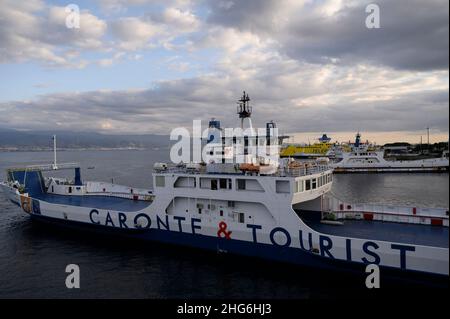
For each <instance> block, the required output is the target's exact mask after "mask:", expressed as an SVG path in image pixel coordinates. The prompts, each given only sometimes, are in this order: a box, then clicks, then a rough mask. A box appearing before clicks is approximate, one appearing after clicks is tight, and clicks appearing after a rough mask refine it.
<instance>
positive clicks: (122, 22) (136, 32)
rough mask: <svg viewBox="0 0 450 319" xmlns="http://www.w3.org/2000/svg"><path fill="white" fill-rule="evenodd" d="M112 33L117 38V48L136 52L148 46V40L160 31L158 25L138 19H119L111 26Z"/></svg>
mask: <svg viewBox="0 0 450 319" xmlns="http://www.w3.org/2000/svg"><path fill="white" fill-rule="evenodd" d="M111 30H112V33H113V34H114V35H115V36H116V37H117V38H118V40H119V41H120V42H119V44H118V45H119V47H120V48H121V49H124V50H137V49H140V48H143V47H146V46H149V45H150V40H151V39H152V38H153V37H154V36H156V35H157V34H158V33H159V32H161V29H160V27H159V26H158V25H155V24H152V23H151V22H148V21H144V20H142V19H140V18H135V17H127V18H121V19H119V20H117V21H114V22H112V24H111Z"/></svg>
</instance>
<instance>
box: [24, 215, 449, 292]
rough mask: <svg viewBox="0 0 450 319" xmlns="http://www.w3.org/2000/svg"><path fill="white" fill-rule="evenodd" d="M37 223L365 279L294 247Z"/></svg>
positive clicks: (361, 269) (346, 265) (384, 270)
mask: <svg viewBox="0 0 450 319" xmlns="http://www.w3.org/2000/svg"><path fill="white" fill-rule="evenodd" d="M30 217H31V219H32V220H33V221H35V222H39V223H44V224H47V225H51V226H56V227H60V226H62V227H64V228H70V229H73V230H75V231H90V232H92V233H95V234H102V235H111V236H117V235H119V236H121V237H125V238H129V239H134V240H141V241H151V242H158V243H163V244H167V245H171V246H179V247H189V248H195V249H201V250H205V251H210V252H215V253H222V254H229V255H230V258H234V257H233V256H243V257H250V258H258V259H263V260H267V261H275V262H280V263H288V264H293V265H297V266H302V267H306V268H311V269H321V270H328V271H334V272H336V273H337V274H338V273H339V272H341V273H342V272H346V273H352V274H354V275H359V276H364V275H365V267H366V265H365V264H357V263H352V262H345V261H343V260H330V259H328V258H323V257H321V256H320V255H317V254H314V253H312V252H307V251H304V250H299V249H296V248H293V247H279V246H274V245H270V244H264V243H252V242H247V241H243V240H234V239H225V238H215V237H211V236H205V235H201V234H195V235H194V234H189V233H184V232H174V231H167V230H160V229H145V230H136V229H133V230H131V229H128V230H127V229H118V228H112V227H108V226H102V225H93V224H86V223H82V222H76V221H64V220H60V219H56V218H51V217H47V216H42V215H33V214H31V215H30ZM380 269H381V274H382V275H381V276H382V278H383V280H386V279H388V280H400V281H402V282H408V283H417V284H427V285H432V286H439V287H448V276H447V275H441V274H435V273H424V272H419V271H414V270H399V269H396V268H392V267H386V266H380Z"/></svg>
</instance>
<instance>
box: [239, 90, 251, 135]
mask: <svg viewBox="0 0 450 319" xmlns="http://www.w3.org/2000/svg"><path fill="white" fill-rule="evenodd" d="M249 102H250V98H249V97H248V93H247V94H245V91H244V92H243V94H242V97H241V98H240V99H239V100H238V107H237V114H239V118H240V119H241V129H244V119H246V118H248V119H249V121H250V127H251V120H250V117H251V116H252V107H251V106H250V103H249Z"/></svg>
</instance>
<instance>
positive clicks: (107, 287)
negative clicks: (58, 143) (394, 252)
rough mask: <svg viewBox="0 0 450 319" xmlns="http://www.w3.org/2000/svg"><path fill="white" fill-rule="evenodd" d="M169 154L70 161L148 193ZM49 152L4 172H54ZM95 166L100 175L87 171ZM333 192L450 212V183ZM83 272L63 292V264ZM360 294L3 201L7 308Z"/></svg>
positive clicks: (351, 182) (376, 180) (73, 157)
mask: <svg viewBox="0 0 450 319" xmlns="http://www.w3.org/2000/svg"><path fill="white" fill-rule="evenodd" d="M167 154H168V151H167V150H164V149H161V150H153V151H66V152H59V153H58V157H59V161H60V162H73V161H75V162H79V163H80V164H81V166H82V168H84V169H83V173H82V174H83V175H82V177H84V180H103V181H111V179H113V180H114V182H115V183H119V184H126V185H133V186H136V187H147V188H151V186H152V185H151V168H152V166H153V163H154V162H160V161H167ZM51 159H52V153H51V152H19V153H14V152H12V153H2V152H0V179H4V177H5V176H4V169H5V168H6V167H11V166H20V165H21V164H40V163H49V162H50V161H51ZM90 166H94V167H95V168H94V169H87V167H90ZM333 192H334V193H335V195H337V196H338V197H340V198H341V199H344V200H347V201H350V202H354V201H359V202H379V203H392V204H399V205H411V206H415V205H418V206H434V207H448V206H449V175H448V174H379V175H375V174H370V175H366V174H359V175H338V176H335V180H334V186H333ZM71 263H75V264H78V265H79V266H80V269H81V289H77V290H74V289H72V290H69V289H67V288H66V287H65V284H64V281H65V277H66V273H65V272H64V270H65V267H66V265H67V264H71ZM343 285H345V287H346V288H354V289H355V290H357V289H358V288H362V287H364V279H363V277H361V278H355V277H352V278H349V277H347V276H345V275H342V274H339V275H336V274H325V273H323V272H317V273H316V272H313V271H310V270H305V269H302V268H299V267H294V266H289V265H282V264H276V263H269V262H262V261H260V260H254V259H249V258H242V257H234V256H228V257H227V256H222V255H217V254H214V253H204V252H200V251H197V250H192V249H184V248H179V247H171V246H163V245H159V244H156V243H148V242H139V241H135V240H124V239H118V238H116V237H107V236H102V235H96V234H86V233H83V232H76V231H67V230H62V229H59V228H54V227H48V226H43V225H40V224H38V223H33V222H31V221H30V219H29V218H28V217H27V216H26V215H25V213H23V212H21V210H20V209H19V208H18V207H15V206H13V205H12V204H10V203H9V202H7V201H6V200H5V197H4V196H3V194H1V193H0V297H3V298H20V297H27V298H70V297H76V298H82V297H89V298H91V297H92V298H121V297H122V298H124V297H131V298H308V297H311V296H312V297H328V296H334V295H335V292H336V293H338V292H339V291H340V290H341V289H342V287H343Z"/></svg>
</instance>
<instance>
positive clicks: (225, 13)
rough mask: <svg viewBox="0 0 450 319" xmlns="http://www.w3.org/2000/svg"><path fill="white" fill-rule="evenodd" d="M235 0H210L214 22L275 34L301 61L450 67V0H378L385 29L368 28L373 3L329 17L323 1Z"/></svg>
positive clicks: (350, 7) (349, 7)
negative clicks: (225, 1)
mask: <svg viewBox="0 0 450 319" xmlns="http://www.w3.org/2000/svg"><path fill="white" fill-rule="evenodd" d="M232 3H233V5H231V6H226V5H221V2H218V1H211V4H210V6H211V15H210V16H209V22H210V23H211V24H221V25H224V26H227V27H234V28H238V29H240V30H250V31H251V32H255V33H258V34H260V35H261V36H269V37H272V38H273V39H275V40H276V41H278V42H279V43H280V44H281V50H282V51H283V52H285V53H286V54H287V55H288V56H290V57H292V58H295V59H298V60H301V61H308V62H314V63H328V62H329V61H330V60H332V59H338V60H339V62H340V63H344V64H353V63H355V62H366V63H372V64H376V65H386V66H389V67H393V68H396V69H410V70H436V69H448V60H449V40H448V39H449V27H448V26H449V3H448V1H446V0H430V1H422V0H400V1H389V0H380V1H376V4H378V5H379V7H380V17H381V19H380V20H381V28H380V29H367V28H366V27H365V19H366V16H367V13H366V12H365V8H366V5H367V4H369V3H371V2H369V1H359V2H357V3H356V4H355V3H354V2H351V1H350V2H348V5H347V6H344V7H342V8H340V9H339V10H338V11H337V12H335V13H334V14H333V15H330V16H327V15H326V14H324V13H323V10H319V9H321V8H319V7H320V5H323V2H317V3H312V4H305V6H304V7H302V8H300V7H299V6H296V7H294V8H293V9H292V11H289V10H286V8H285V9H284V10H282V8H283V3H282V2H280V1H277V0H273V1H269V0H266V1H259V0H250V1H249V0H242V1H237V0H235V1H232ZM345 3H346V2H345V1H344V4H345ZM322 9H324V10H325V9H326V8H325V7H324V8H322ZM280 10H282V11H281V12H280ZM284 20H285V21H284ZM283 21H284V22H283Z"/></svg>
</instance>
